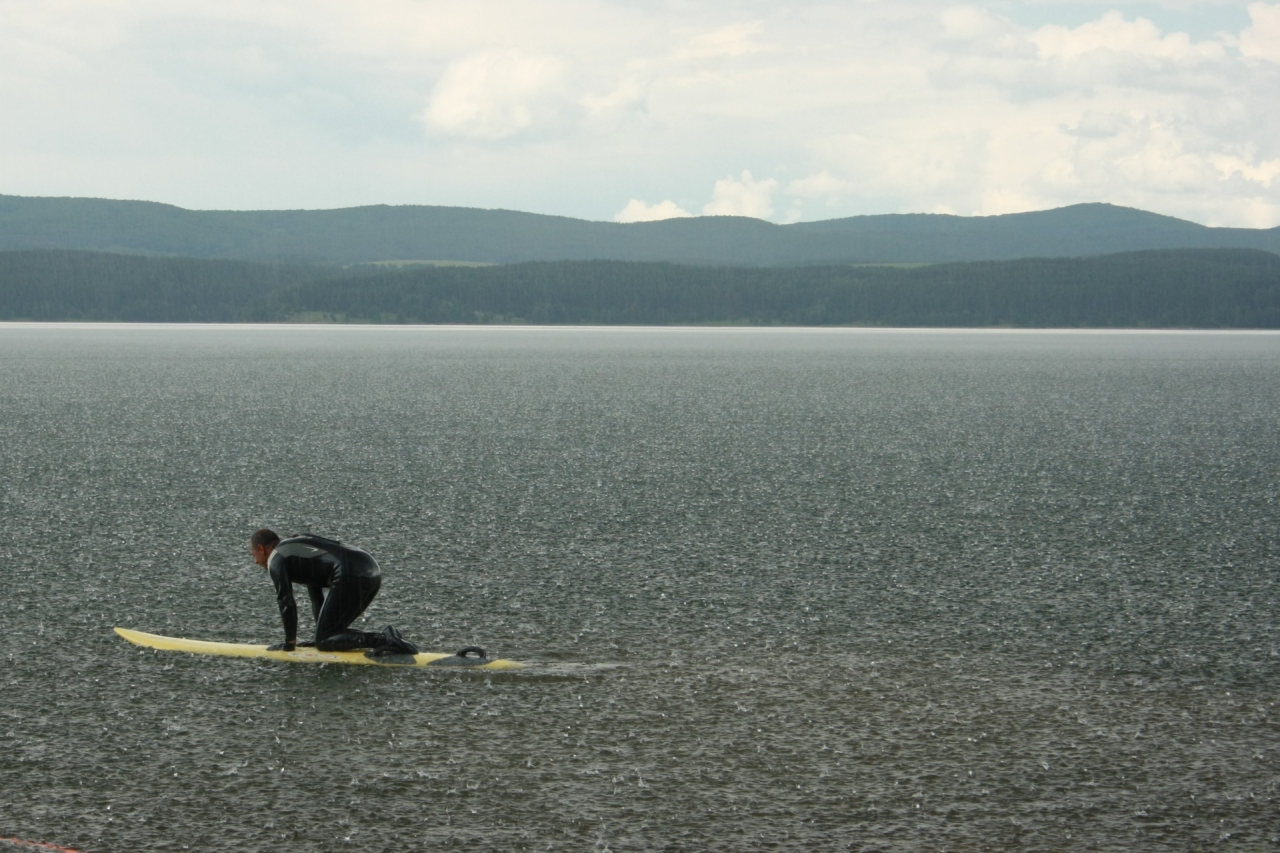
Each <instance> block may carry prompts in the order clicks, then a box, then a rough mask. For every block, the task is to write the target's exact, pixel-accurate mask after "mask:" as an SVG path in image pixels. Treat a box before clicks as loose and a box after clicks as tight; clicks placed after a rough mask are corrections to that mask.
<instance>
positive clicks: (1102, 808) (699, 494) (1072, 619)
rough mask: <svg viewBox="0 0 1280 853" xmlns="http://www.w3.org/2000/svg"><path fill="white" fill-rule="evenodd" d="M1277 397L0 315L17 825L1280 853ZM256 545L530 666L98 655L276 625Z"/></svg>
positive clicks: (863, 346)
mask: <svg viewBox="0 0 1280 853" xmlns="http://www.w3.org/2000/svg"><path fill="white" fill-rule="evenodd" d="M1278 413H1280V336H1277V335H1272V334H1195V333H1148V334H1140V333H1109V334H1102V333H1099V334H1092V333H1045V332H1036V333H1032V332H1027V333H1022V332H908V331H867V330H861V331H859V330H827V331H788V330H728V329H726V330H679V329H669V330H656V329H653V330H637V329H608V330H604V329H474V328H473V329H439V328H350V327H330V328H306V327H258V328H244V327H238V328H237V327H223V328H216V327H187V328H183V327H140V326H132V327H131V326H81V327H75V326H35V325H4V326H0V490H2V491H0V507H2V509H3V521H4V523H3V527H2V528H0V563H2V568H0V578H2V579H3V583H4V585H5V589H4V594H3V595H0V624H3V628H4V630H3V632H2V633H0V835H7V836H17V837H21V838H27V839H34V840H41V841H46V842H51V843H57V844H62V845H67V846H71V847H75V848H78V849H83V850H88V851H96V853H126V851H128V853H136V851H178V850H188V849H189V850H193V851H235V852H236V853H261V851H267V850H276V851H374V853H391V852H392V851H412V850H437V849H442V850H448V849H455V848H456V849H466V850H576V851H604V850H612V851H619V853H620V851H632V850H663V851H679V850H687V851H721V850H723V851H740V850H797V851H798V850H854V851H860V850H861V851H921V850H957V851H966V850H973V851H979V850H1036V851H1039V850H1044V851H1048V850H1114V851H1122V850H1123V851H1165V850H1179V851H1182V850H1215V851H1218V850H1231V851H1235V850H1239V851H1260V850H1278V849H1280V708H1278V707H1277V701H1278V700H1280V628H1278V626H1277V619H1278V618H1280V583H1278V582H1280V524H1278V522H1280V486H1278V485H1277V462H1278V461H1280V429H1278V427H1277V414H1278ZM263 525H269V526H272V527H275V528H276V529H277V530H279V531H281V532H282V533H297V532H304V531H311V532H316V533H321V534H325V535H330V536H335V537H338V538H341V539H343V540H344V541H347V542H350V543H352V544H355V545H359V546H361V547H364V548H366V549H367V550H369V551H370V552H372V553H373V554H374V556H375V557H377V559H378V560H379V562H380V563H381V565H382V568H383V574H384V583H383V587H382V593H381V595H380V596H379V598H378V599H377V600H376V601H375V602H374V604H373V606H372V607H371V609H370V611H369V613H368V614H367V619H366V620H365V621H364V622H363V623H362V624H363V625H364V626H365V627H367V628H372V629H377V628H380V627H381V626H382V625H385V624H394V625H396V626H397V627H399V628H400V629H401V630H402V631H403V632H404V634H405V635H406V636H407V637H409V638H410V639H413V640H415V641H417V642H418V644H419V645H420V646H421V647H423V648H424V650H437V651H452V650H454V649H456V648H458V647H461V646H464V645H472V644H476V645H482V646H484V647H485V648H487V649H489V650H490V651H491V652H493V653H496V654H498V655H501V656H504V657H511V658H516V659H519V660H524V661H527V662H529V663H530V664H531V666H530V668H529V669H528V670H526V671H523V672H519V673H514V674H493V675H489V676H486V675H483V674H479V673H447V672H444V673H442V672H432V671H423V670H417V671H410V670H396V669H374V668H366V667H360V668H340V667H308V666H300V665H287V664H277V663H272V662H264V661H246V660H234V659H215V658H201V657H195V656H189V655H182V654H173V653H159V652H151V651H147V650H141V649H138V648H135V647H132V646H129V645H127V644H126V643H124V642H123V641H122V640H120V639H119V638H118V637H116V636H115V635H114V634H113V633H112V631H111V628H112V626H115V625H121V626H126V627H132V628H137V629H141V630H144V631H152V632H157V633H168V634H179V635H185V636H191V637H200V638H207V639H219V640H231V641H244V642H250V641H257V642H276V641H278V640H279V639H281V628H280V625H279V617H278V614H277V612H276V609H275V604H274V600H273V594H272V590H271V587H270V584H269V582H268V580H267V578H266V577H265V575H264V574H263V572H262V571H261V570H260V569H259V568H257V567H256V566H255V565H253V563H252V562H250V560H249V557H248V553H247V538H248V536H249V533H250V532H251V531H252V530H254V529H255V528H257V527H260V526H263ZM303 622H304V626H306V627H309V626H310V621H309V619H307V618H305V617H304V620H303ZM306 627H304V631H305V630H306Z"/></svg>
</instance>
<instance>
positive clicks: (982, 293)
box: [0, 249, 1280, 328]
mask: <svg viewBox="0 0 1280 853" xmlns="http://www.w3.org/2000/svg"><path fill="white" fill-rule="evenodd" d="M0 319H31V320H122V321H170V322H191V321H203V322H227V321H241V322H288V321H295V322H296V321H313V322H374V323H466V324H470V323H531V324H591V325H615V324H628V325H676V324H776V325H798V326H821V325H878V326H979V327H980V326H1017V327H1139V328H1141V327H1148V328H1162V327H1163V328H1169V327H1175V328H1176V327H1182V328H1280V256H1277V255H1273V254H1270V253H1266V252H1260V251H1254V250H1235V249H1214V250H1173V251H1148V252H1132V253H1124V254H1117V255H1107V256H1102V257H1096V258H1049V259H1027V260H1017V261H999V262H978V263H955V264H938V265H933V266H924V267H917V268H899V267H886V266H861V267H858V266H852V267H851V266H814V267H796V268H790V269H777V268H744V267H699V266H678V265H674V264H666V263H630V262H616V261H561V262H531V263H522V264H511V265H506V266H492V267H478V268H477V267H428V266H421V267H409V268H405V269H399V270H395V269H390V268H369V267H360V268H348V269H341V268H334V267H301V266H278V265H259V264H248V263H240V262H230V261H203V260H191V259H181V258H138V257H127V256H120V255H102V254H95V253H77V252H0Z"/></svg>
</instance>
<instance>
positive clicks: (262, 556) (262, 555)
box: [249, 545, 272, 569]
mask: <svg viewBox="0 0 1280 853" xmlns="http://www.w3.org/2000/svg"><path fill="white" fill-rule="evenodd" d="M271 551H272V549H271V547H270V546H267V545H250V546H249V553H250V554H253V561H254V562H255V563H257V564H258V565H259V566H262V568H264V569H265V568H266V567H267V560H268V559H270V558H271Z"/></svg>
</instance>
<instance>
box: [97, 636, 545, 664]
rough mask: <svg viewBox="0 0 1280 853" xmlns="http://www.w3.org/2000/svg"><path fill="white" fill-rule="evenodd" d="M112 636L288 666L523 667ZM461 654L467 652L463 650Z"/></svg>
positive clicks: (428, 655)
mask: <svg viewBox="0 0 1280 853" xmlns="http://www.w3.org/2000/svg"><path fill="white" fill-rule="evenodd" d="M115 630H116V633H117V634H119V635H120V636H121V637H124V638H125V639H126V640H128V641H129V642H131V643H133V644H134V645H135V646H145V647H147V648H149V649H160V650H162V651H166V652H190V653H191V654H194V655H219V656H221V657H232V658H266V659H268V660H280V661H287V662H289V663H347V664H369V665H373V666H403V667H413V666H430V667H435V668H438V669H446V668H455V667H456V668H465V669H490V670H492V669H523V668H524V664H522V663H519V662H517V661H513V660H502V659H494V658H487V657H473V656H472V655H470V654H467V655H456V654H454V655H447V654H443V653H440V652H422V653H419V654H416V655H413V656H410V655H395V656H391V657H385V658H382V659H379V658H376V657H370V656H369V655H367V654H365V653H364V652H321V651H317V650H316V649H314V648H301V649H295V650H294V651H292V652H269V651H267V647H266V646H255V645H252V644H249V643H217V642H211V641H209V640H187V639H183V638H181V637H164V636H161V635H160V634H148V633H146V632H144V631H131V630H129V629H128V628H116V629H115ZM463 651H464V652H465V651H469V650H467V649H463Z"/></svg>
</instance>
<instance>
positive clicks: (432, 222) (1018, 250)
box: [0, 196, 1280, 266]
mask: <svg viewBox="0 0 1280 853" xmlns="http://www.w3.org/2000/svg"><path fill="white" fill-rule="evenodd" d="M1178 248H1192V249H1205V248H1250V249H1261V250H1263V251H1270V252H1277V253H1280V228H1273V229H1269V230H1258V229H1248V228H1207V227H1205V226H1202V225H1197V224H1195V223H1192V222H1186V221H1183V220H1180V219H1174V218H1172V217H1168V216H1160V215H1157V214H1154V213H1147V212H1145V211H1141V210H1134V209H1132V208H1125V207H1116V206H1113V205H1108V204H1081V205H1075V206H1072V207H1064V208H1058V209H1056V210H1046V211H1040V212H1035V213H1018V214H1009V215H1006V216H988V217H963V216H946V215H938V214H902V215H885V216H855V217H851V218H847V219H832V220H826V221H823V222H805V223H797V224H794V225H774V224H772V223H769V222H764V221H762V220H759V219H748V218H743V217H728V216H714V217H697V218H692V219H669V220H666V221H662V222H645V223H632V224H626V225H623V224H618V223H613V222H589V221H585V220H580V219H569V218H566V217H561V216H543V215H539V214H532V213H519V212H516V211H509V210H480V209H476V208H460V207H421V206H404V207H389V206H385V205H379V206H373V207H356V208H347V209H342V210H310V211H304V210H292V211H196V210H184V209H182V208H179V207H174V206H172V205H166V204H157V203H154V202H141V201H111V200H105V199H76V198H26V197H19V196H0V250H17V249H72V250H82V251H108V252H118V253H125V254H143V255H174V256H185V257H195V258H220V259H239V260H258V261H274V262H281V261H283V262H296V263H316V264H354V263H363V262H370V261H383V260H454V261H482V262H491V263H503V264H507V263H518V262H522V261H561V260H622V261H666V262H670V263H681V264H700V265H709V266H716V265H731V266H803V265H820V264H855V263H940V262H949V261H981V260H1009V259H1014V258H1024V257H1080V256H1092V255H1102V254H1108V253H1115V252H1125V251H1136V250H1143V249H1178Z"/></svg>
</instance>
